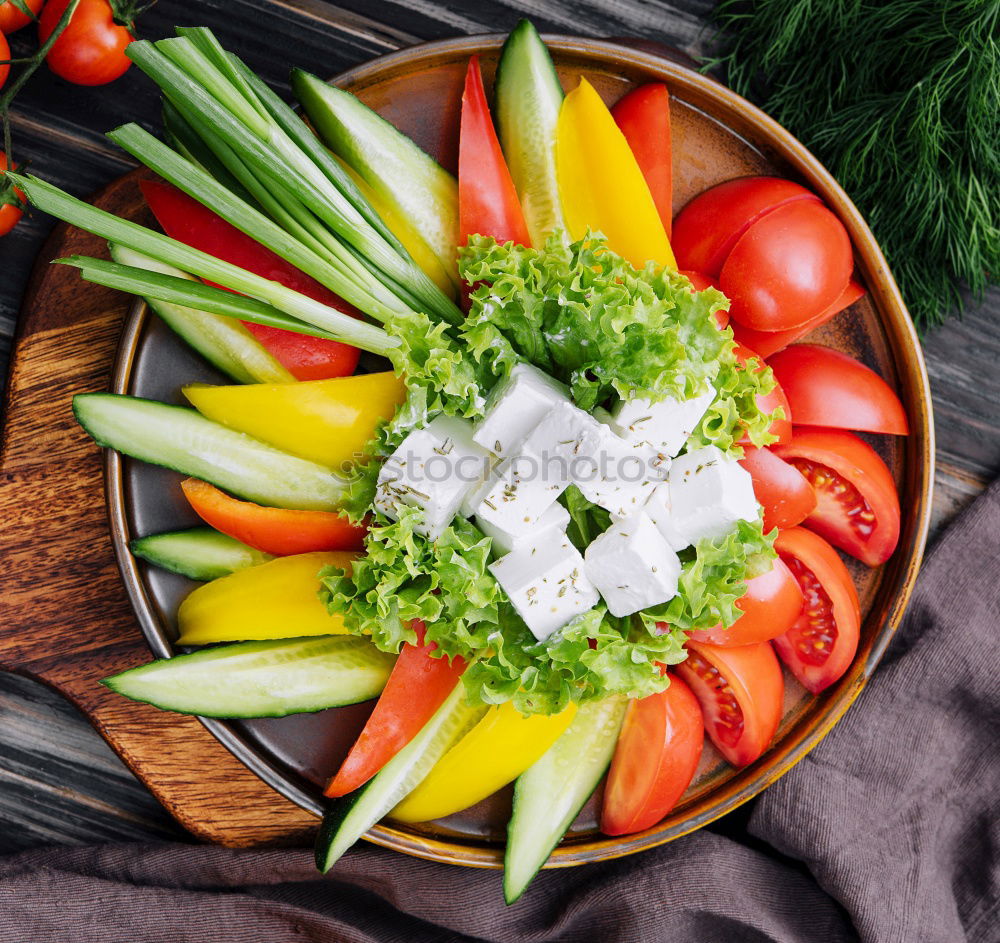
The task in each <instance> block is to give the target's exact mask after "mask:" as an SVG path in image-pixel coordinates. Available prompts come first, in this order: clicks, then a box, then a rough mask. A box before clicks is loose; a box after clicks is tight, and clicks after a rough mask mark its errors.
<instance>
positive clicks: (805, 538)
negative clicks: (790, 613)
mask: <svg viewBox="0 0 1000 943" xmlns="http://www.w3.org/2000/svg"><path fill="white" fill-rule="evenodd" d="M774 549H775V550H777V551H778V555H779V556H780V557H781V559H782V560H784V561H785V563H786V564H787V565H788V568H789V570H791V572H792V573H793V574H794V576H795V578H796V580H798V583H799V586H800V588H801V589H802V593H803V595H804V597H805V605H804V606H803V608H802V614H801V615H800V616H799V618H798V619H797V620H796V622H795V624H794V625H793V626H792V627H791V628H790V629H789V630H788V632H787V633H785V634H784V635H782V636H781V637H780V638H776V639H775V640H774V643H773V644H774V648H775V651H777V653H778V655H779V656H780V658H781V660H782V661H783V662H784V663H785V664H786V665H787V666H788V668H789V670H790V671H791V672H792V674H793V675H795V677H796V678H798V679H799V681H800V682H801V683H802V685H803V686H804V687H805V688H807V689H808V690H809V691H811V692H812V693H813V694H819V692H820V691H822V690H823V689H824V688H827V687H829V686H830V685H831V684H833V682H834V681H837V680H838V679H839V678H840V677H841V676H842V675H843V674H844V672H845V671H847V669H848V668H849V667H850V664H851V662H852V661H853V659H854V654H855V652H856V651H857V650H858V637H859V633H860V628H861V606H860V604H859V602H858V594H857V591H856V590H855V588H854V581H853V580H852V579H851V574H850V573H849V572H848V571H847V567H846V566H844V563H843V561H842V560H841V559H840V557H838V556H837V552H836V551H835V550H834V549H833V547H831V546H830V545H829V544H828V543H827V542H826V541H825V540H824V539H823V538H822V537H820V536H819V535H817V534H814V533H812V532H811V531H808V530H806V529H805V528H802V527H792V528H790V529H789V530H786V531H783V532H782V533H780V534H779V535H778V539H777V540H776V541H775V542H774Z"/></svg>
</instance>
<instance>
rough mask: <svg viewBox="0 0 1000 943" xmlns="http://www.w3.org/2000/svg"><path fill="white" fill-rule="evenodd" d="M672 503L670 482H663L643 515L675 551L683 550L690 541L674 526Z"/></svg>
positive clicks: (654, 492)
mask: <svg viewBox="0 0 1000 943" xmlns="http://www.w3.org/2000/svg"><path fill="white" fill-rule="evenodd" d="M671 506H672V502H671V500H670V482H669V481H661V482H660V483H659V484H658V485H657V486H656V489H655V490H654V491H653V493H652V494H651V495H650V496H649V500H648V501H647V502H646V505H645V507H644V508H643V509H642V510H643V513H644V514H645V515H646V516H647V517H648V518H649V519H650V520H651V521H652V522H653V523H654V524H655V525H656V529H657V530H658V531H659V532H660V533H661V534H662V535H663V537H664V539H665V540H666V541H667V543H668V544H670V547H671V548H672V549H673V550H675V551H680V550H683V549H684V548H685V547H687V546H689V545H690V543H691V541H689V540H688V539H687V538H686V537H685V536H684V535H683V534H681V533H680V532H679V531H678V530H677V528H676V527H675V526H674V522H673V517H672V516H671V513H670V512H671Z"/></svg>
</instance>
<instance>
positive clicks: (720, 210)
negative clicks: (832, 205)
mask: <svg viewBox="0 0 1000 943" xmlns="http://www.w3.org/2000/svg"><path fill="white" fill-rule="evenodd" d="M797 200H810V201H812V202H814V203H819V197H818V196H816V195H815V194H814V193H810V192H809V191H808V190H807V189H806V188H805V187H802V186H799V184H797V183H792V181H791V180H782V179H781V178H779V177H739V178H737V179H736V180H727V181H725V183H720V184H718V185H717V186H714V187H711V188H710V189H708V190H705V191H704V193H699V194H698V196H696V197H695V198H694V199H693V200H691V201H690V202H689V203H688V204H687V205H686V206H685V207H684V209H682V210H681V211H680V212H679V213H678V214H677V218H676V219H675V220H674V228H673V237H672V238H671V243H672V245H673V247H674V254H675V255H676V256H677V265H678V267H680V268H683V269H693V270H694V271H696V272H703V273H704V274H705V275H706V276H708V277H709V278H713V277H715V276H716V275H718V274H719V272H720V271H722V264H723V263H724V262H725V261H726V257H727V256H728V255H729V253H730V252H731V251H732V248H733V246H734V245H736V242H737V240H738V239H739V238H740V236H742V235H743V233H745V232H746V231H747V229H749V228H750V226H751V225H753V224H754V223H755V222H756V221H757V220H758V219H760V218H761V217H763V216H766V215H767V214H768V213H770V212H771V211H772V210H775V209H777V208H778V207H779V206H784V205H785V204H786V203H792V202H795V201H797Z"/></svg>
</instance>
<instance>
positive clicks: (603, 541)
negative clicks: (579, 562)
mask: <svg viewBox="0 0 1000 943" xmlns="http://www.w3.org/2000/svg"><path fill="white" fill-rule="evenodd" d="M584 559H585V567H586V573H587V576H588V577H589V578H590V581H591V582H592V583H593V584H594V586H596V587H597V591H598V592H599V593H600V594H601V596H603V597H604V602H605V603H606V604H607V607H608V612H610V613H611V615H613V616H630V615H632V613H633V612H638V611H639V610H640V609H647V608H649V607H650V606H658V605H659V604H660V603H664V602H667V601H668V600H670V599H673V598H674V596H676V595H677V580H678V578H679V577H680V575H681V561H680V560H679V559H678V558H677V554H676V553H675V552H674V551H673V550H672V549H671V548H670V546H669V545H668V544H667V541H666V540H665V539H664V538H663V535H662V534H661V533H660V532H659V531H658V530H657V529H656V525H655V524H654V523H653V522H652V521H651V520H650V519H649V518H648V517H647V516H646V515H645V514H643V513H642V512H640V513H638V514H633V515H632V516H631V517H627V518H625V520H623V521H618V522H617V523H615V524H612V525H611V526H610V527H609V528H608V529H607V530H606V531H605V532H604V533H603V534H601V536H600V537H598V538H597V539H596V540H595V541H594V542H593V543H592V544H591V545H590V546H589V547H587V551H586V554H585V555H584Z"/></svg>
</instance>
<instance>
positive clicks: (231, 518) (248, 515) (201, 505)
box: [181, 478, 365, 557]
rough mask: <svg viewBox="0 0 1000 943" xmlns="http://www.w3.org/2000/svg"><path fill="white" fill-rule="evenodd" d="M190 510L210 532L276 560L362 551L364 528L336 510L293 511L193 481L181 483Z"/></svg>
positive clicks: (205, 482) (202, 482) (195, 479)
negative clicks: (237, 496) (255, 502)
mask: <svg viewBox="0 0 1000 943" xmlns="http://www.w3.org/2000/svg"><path fill="white" fill-rule="evenodd" d="M181 490H182V491H183V492H184V497H185V498H187V500H188V504H190V505H191V508H192V510H193V511H194V512H195V514H197V515H198V517H200V518H201V519H202V520H203V521H204V522H205V523H206V524H208V525H209V526H210V527H214V528H215V529H216V530H218V531H221V532H222V533H223V534H227V535H228V536H229V537H232V538H234V539H235V540H241V541H242V542H243V543H245V544H247V545H248V546H250V547H253V548H255V549H256V550H262V551H263V552H264V553H273V554H274V555H275V556H278V557H285V556H290V555H291V554H293V553H312V552H313V551H316V550H361V549H362V548H363V547H364V540H365V528H364V527H358V526H357V525H356V524H352V523H351V522H350V521H349V520H348V519H347V518H346V517H342V516H341V515H340V514H338V513H337V512H336V511H297V510H288V509H286V508H269V507H263V506H261V505H259V504H254V503H253V502H251V501H241V500H239V498H233V497H230V496H229V495H228V494H226V493H225V492H224V491H220V490H219V489H218V488H216V487H215V485H210V484H209V483H208V482H207V481H199V480H198V479H197V478H188V479H186V480H184V481H182V482H181Z"/></svg>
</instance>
